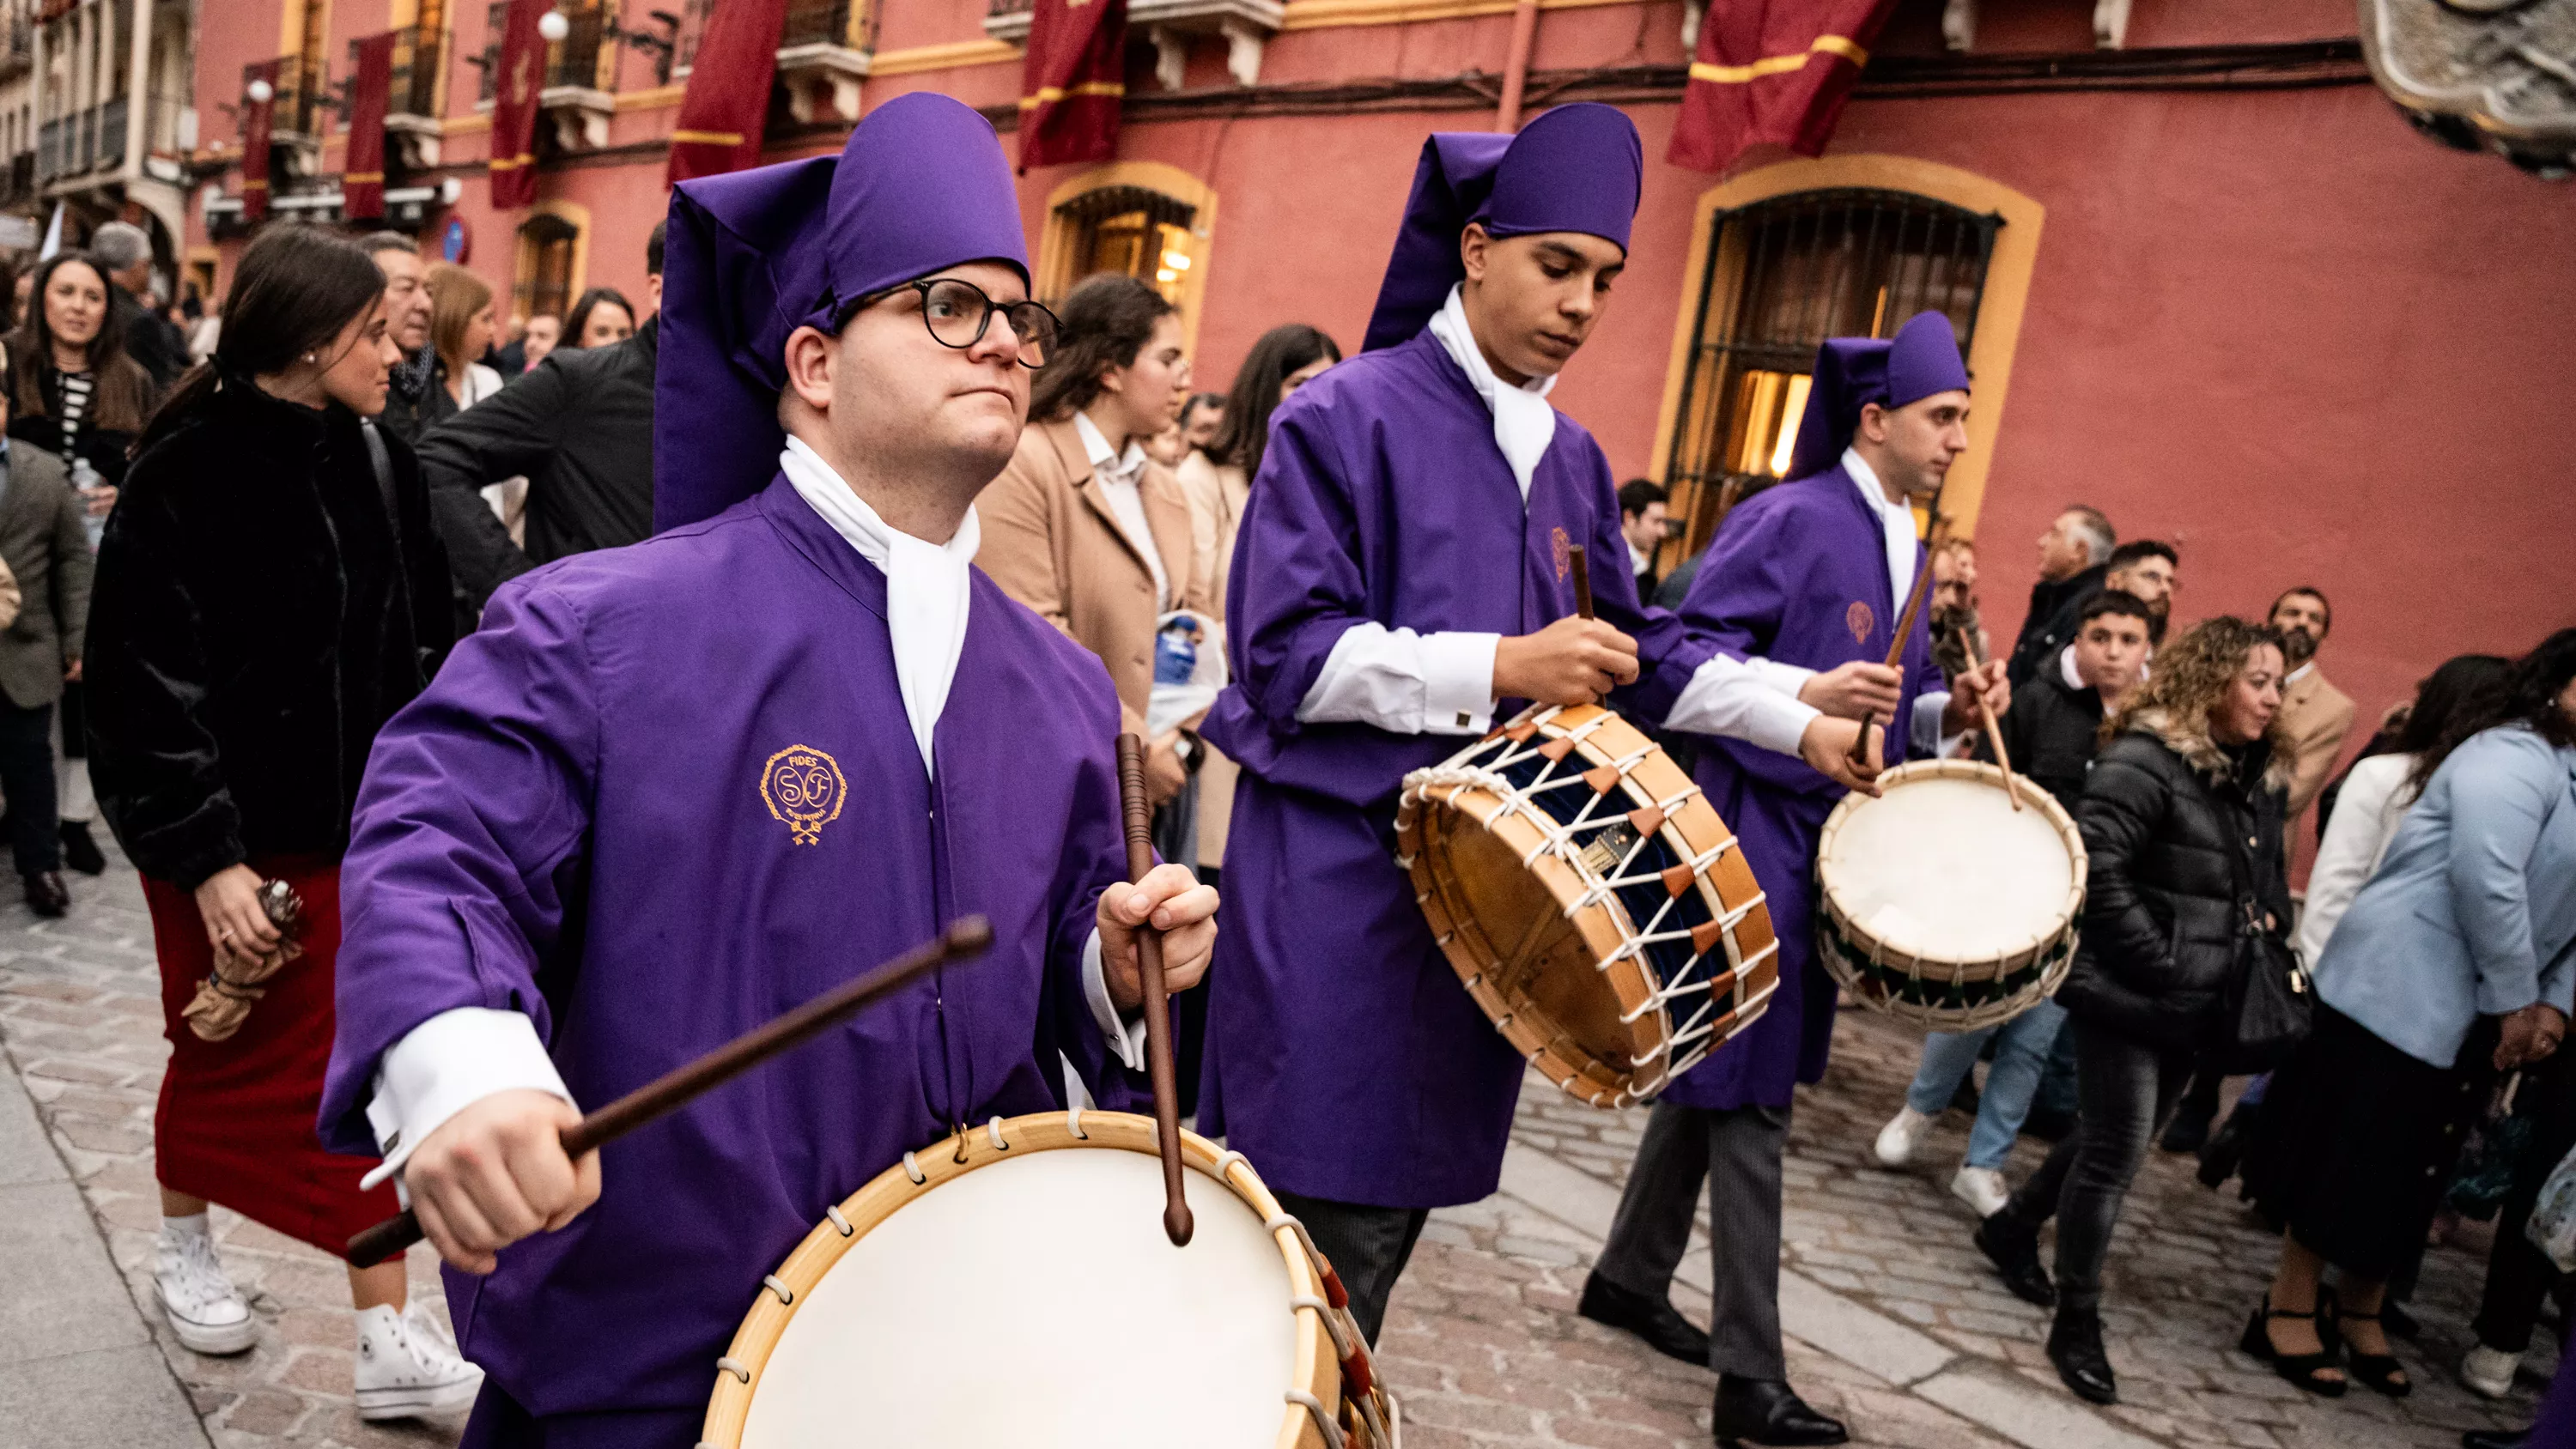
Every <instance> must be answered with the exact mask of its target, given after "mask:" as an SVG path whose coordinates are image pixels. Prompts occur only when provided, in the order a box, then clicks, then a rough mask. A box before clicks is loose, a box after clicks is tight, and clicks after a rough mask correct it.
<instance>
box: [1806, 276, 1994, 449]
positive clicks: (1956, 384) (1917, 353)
mask: <svg viewBox="0 0 2576 1449" xmlns="http://www.w3.org/2000/svg"><path fill="white" fill-rule="evenodd" d="M1967 390H1968V365H1967V364H1966V363H1965V362H1963V361H1962V360H1960V357H1959V334H1958V333H1956V332H1953V331H1951V330H1950V319H1949V318H1948V317H1946V316H1943V315H1942V314H1941V313H1938V312H1917V313H1915V314H1914V315H1913V316H1912V317H1910V318H1908V319H1907V320H1906V323H1905V325H1904V326H1902V327H1899V328H1897V329H1896V338H1895V340H1894V341H1890V342H1881V341H1878V340H1877V339H1875V338H1869V337H1828V338H1826V339H1825V345H1824V346H1822V347H1819V348H1817V349H1816V372H1815V379H1814V381H1813V382H1811V383H1810V384H1809V385H1808V388H1807V411H1806V412H1805V413H1804V414H1803V415H1802V416H1801V417H1800V418H1799V419H1798V446H1797V448H1796V449H1795V451H1794V453H1793V454H1792V456H1791V457H1790V459H1789V476H1790V477H1792V478H1804V477H1806V476H1808V475H1809V474H1811V473H1821V472H1823V471H1825V470H1826V469H1827V468H1830V467H1832V466H1834V464H1835V463H1836V462H1837V461H1838V460H1840V459H1841V457H1842V455H1843V449H1845V448H1848V447H1850V446H1851V440H1852V433H1853V432H1854V431H1855V430H1856V429H1858V428H1859V427H1860V410H1861V409H1862V408H1863V407H1865V406H1867V405H1869V404H1870V403H1876V404H1878V405H1879V406H1880V407H1883V408H1901V407H1904V406H1905V405H1906V404H1908V403H1917V402H1921V401H1922V400H1923V399H1925V398H1927V397H1930V396H1931V395H1932V394H1934V393H1936V392H1966V391H1967Z"/></svg>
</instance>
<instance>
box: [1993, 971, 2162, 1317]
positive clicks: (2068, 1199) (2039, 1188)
mask: <svg viewBox="0 0 2576 1449" xmlns="http://www.w3.org/2000/svg"><path fill="white" fill-rule="evenodd" d="M2066 1031H2067V1034H2068V1035H2069V1036H2072V1037H2074V1038H2075V1087H2076V1097H2077V1101H2078V1102H2079V1104H2080V1105H2079V1106H2078V1107H2077V1109H2076V1120H2075V1130H2074V1131H2073V1132H2070V1133H2068V1134H2067V1135H2066V1137H2065V1138H2064V1139H2063V1140H2062V1141H2060V1142H2059V1143H2058V1144H2057V1146H2056V1147H2054V1148H2052V1149H2051V1150H2050V1151H2049V1154H2048V1160H2047V1161H2046V1162H2044V1163H2041V1164H2040V1168H2039V1171H2037V1172H2035V1173H2033V1174H2031V1179H2030V1181H2028V1182H2025V1183H2023V1184H2022V1185H2021V1190H2020V1191H2019V1192H2016V1193H2014V1194H2013V1195H2012V1200H2011V1201H2010V1202H2007V1203H2005V1204H2004V1206H2003V1210H2002V1211H2001V1212H1999V1213H1997V1214H1996V1216H1997V1217H1999V1218H2002V1219H2004V1220H2005V1221H2006V1222H2007V1223H2008V1224H2011V1225H2015V1226H2019V1227H2021V1228H2024V1229H2026V1230H2028V1231H2030V1232H2032V1233H2037V1232H2038V1231H2039V1228H2040V1224H2042V1223H2045V1222H2047V1221H2048V1219H2049V1217H2050V1215H2051V1214H2054V1215H2055V1216H2056V1217H2057V1304H2058V1312H2060V1313H2067V1312H2074V1313H2097V1312H2099V1311H2100V1310H2101V1306H2102V1263H2103V1260H2104V1259H2105V1258H2106V1257H2108V1256H2109V1254H2110V1250H2111V1229H2112V1228H2113V1227H2114V1226H2116V1225H2117V1224H2118V1222H2119V1221H2120V1204H2121V1203H2122V1201H2123V1200H2125V1199H2126V1198H2127V1197H2128V1194H2129V1184H2130V1183H2131V1182H2132V1181H2134V1180H2135V1179H2136V1178H2137V1175H2138V1169H2139V1167H2141V1166H2142V1165H2144V1164H2145V1162H2146V1160H2147V1147H2148V1144H2150V1143H2152V1142H2153V1141H2155V1137H2156V1133H2157V1132H2158V1131H2159V1130H2160V1129H2162V1128H2163V1126H2164V1124H2165V1120H2166V1119H2167V1118H2169V1117H2171V1116H2172V1115H2173V1110H2174V1107H2175V1105H2176V1104H2177V1103H2179V1102H2180V1101H2181V1100H2182V1092H2183V1085H2184V1083H2185V1082H2186V1081H2188V1080H2189V1079H2190V1076H2191V1068H2192V1055H2191V1053H2189V1052H2179V1051H2169V1050H2166V1049H2163V1048H2160V1047H2155V1046H2151V1045H2149V1044H2147V1043H2145V1042H2141V1041H2136V1040H2133V1039H2131V1038H2129V1037H2125V1036H2122V1035H2120V1034H2119V1033H2117V1032H2113V1031H2108V1030H2105V1029H2103V1028H2102V1027H2099V1026H2095V1025H2093V1024H2091V1023H2089V1022H2087V1021H2085V1020H2084V1019H2083V1018H2082V1017H2075V1018H2071V1019H2070V1020H2069V1021H2068V1022H2067V1025H2066Z"/></svg>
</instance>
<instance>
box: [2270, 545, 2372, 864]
mask: <svg viewBox="0 0 2576 1449" xmlns="http://www.w3.org/2000/svg"><path fill="white" fill-rule="evenodd" d="M2333 623H2334V611H2333V608H2332V606H2331V605H2329V604H2327V603H2326V596H2325V595H2324V594H2323V593H2320V592H2319V591H2317V590H2316V589H2313V588H2307V587H2304V586H2302V587H2300V588H2295V589H2292V590H2290V591H2289V592H2288V593H2286V594H2283V595H2282V596H2281V597H2280V598H2278V599H2276V600H2274V601H2273V604H2272V627H2273V628H2275V629H2278V630H2280V631H2281V655H2282V658H2283V660H2284V662H2286V663H2287V664H2288V665H2289V666H2290V672H2289V675H2288V677H2286V678H2285V679H2284V680H2283V681H2282V685H2281V716H2280V720H2281V722H2280V725H2279V728H2280V731H2281V733H2282V734H2283V735H2284V736H2286V737H2287V738H2288V740H2289V742H2290V758H2291V760H2292V761H2293V762H2294V763H2293V766H2292V774H2291V776H2290V815H2289V820H2288V822H2287V824H2286V826H2285V827H2284V829H2285V834H2286V835H2287V836H2288V837H2289V838H2291V839H2294V840H2295V839H2296V838H2297V834H2298V832H2297V827H2298V823H2299V818H2300V817H2301V816H2302V815H2304V814H2306V813H2307V809H2308V802H2310V801H2312V800H2314V799H2316V798H2317V792H2318V791H2320V790H2323V789H2324V788H2325V787H2326V779H2327V777H2328V776H2330V775H2332V774H2333V773H2334V764H2335V759H2336V757H2337V756H2339V755H2341V754H2342V753H2343V740H2344V736H2346V735H2348V734H2350V733H2352V717H2353V705H2352V696H2350V695H2348V694H2345V693H2344V692H2343V691H2342V690H2340V689H2337V688H2335V687H2334V686H2333V685H2331V684H2329V683H2327V682H2326V676H2325V672H2324V671H2323V670H2321V669H2319V668H2317V651H2318V650H2319V649H2321V648H2323V647H2325V642H2326V631H2327V630H2328V629H2329V628H2331V627H2332V626H2333Z"/></svg>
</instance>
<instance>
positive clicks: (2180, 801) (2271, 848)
mask: <svg viewBox="0 0 2576 1449" xmlns="http://www.w3.org/2000/svg"><path fill="white" fill-rule="evenodd" d="M2282 672H2283V666H2282V659H2281V638H2280V635H2278V634H2276V633H2274V632H2273V631H2272V630H2271V629H2269V628H2267V627H2265V626H2263V625H2260V624H2250V623H2247V622H2246V621H2244V620H2242V619H2236V618H2228V617H2224V616H2222V617H2219V618H2216V619H2211V620H2208V621H2206V622H2204V623H2201V624H2198V625H2196V626H2194V627H2193V628H2192V629H2191V631H2190V632H2188V633H2186V634H2184V635H2183V636H2182V637H2181V638H2180V639H2177V640H2175V641H2174V642H2173V643H2172V644H2170V645H2168V646H2166V648H2165V649H2163V650H2162V651H2161V652H2159V653H2158V654H2157V655H2156V665H2155V671H2154V673H2153V674H2152V675H2151V676H2149V678H2148V680H2147V683H2146V685H2145V687H2143V688H2141V689H2140V690H2138V691H2137V693H2136V694H2134V695H2133V696H2131V698H2130V699H2129V701H2128V702H2127V703H2126V704H2124V705H2123V706H2122V707H2121V709H2120V711H2119V712H2118V713H2117V714H2115V715H2113V716H2112V717H2111V718H2110V719H2108V720H2106V721H2105V722H2104V723H2103V726H2102V737H2103V740H2104V741H2105V743H2104V744H2103V746H2102V751H2101V753H2100V754H2099V755H2097V756H2095V757H2094V761H2093V769H2092V773H2091V774H2090V775H2088V776H2087V777H2086V780H2085V786H2084V798H2083V799H2082V800H2081V801H2079V802H2078V803H2077V805H2076V808H2075V823H2076V825H2077V827H2078V828H2079V829H2081V830H2082V831H2083V833H2084V849H2085V851H2086V853H2087V854H2088V855H2089V856H2090V857H2091V860H2092V869H2091V874H2090V877H2089V880H2088V884H2087V886H2086V893H2085V901H2084V934H2083V944H2082V945H2081V946H2080V947H2079V948H2078V950H2077V953H2076V957H2075V964H2074V967H2073V969H2072V970H2070V971H2069V972H2068V973H2067V977H2066V982H2065V984H2064V985H2062V986H2060V987H2059V988H2058V989H2057V1003H2058V1005H2060V1006H2062V1007H2064V1008H2065V1009H2066V1014H2067V1027H2066V1029H2067V1030H2068V1031H2069V1032H2071V1033H2073V1034H2074V1038H2075V1053H2076V1092H2077V1099H2078V1101H2079V1103H2080V1111H2079V1121H2078V1123H2077V1130H2076V1131H2075V1132H2074V1133H2072V1134H2071V1135H2069V1136H2068V1137H2066V1138H2065V1139H2064V1140H2062V1141H2060V1142H2059V1143H2058V1144H2057V1146H2056V1148H2055V1150H2053V1151H2051V1152H2050V1153H2049V1154H2048V1161H2047V1162H2046V1163H2044V1164H2043V1165H2042V1166H2041V1167H2040V1169H2039V1171H2038V1172H2037V1173H2036V1174H2034V1175H2033V1176H2032V1177H2031V1179H2030V1181H2029V1182H2027V1183H2025V1184H2023V1185H2022V1189H2021V1191H2019V1192H2017V1193H2015V1194H2014V1195H2013V1197H2012V1200H2011V1201H2010V1202H2008V1203H2006V1204H2005V1205H2004V1208H2003V1210H2002V1211H2001V1212H1998V1213H1995V1214H1994V1215H1993V1216H1991V1217H1988V1218H1987V1219H1986V1220H1985V1221H1984V1222H1983V1223H1982V1224H1980V1225H1979V1226H1978V1228H1977V1238H1976V1241H1977V1246H1978V1247H1979V1248H1981V1249H1983V1250H1984V1251H1985V1254H1986V1256H1987V1257H1989V1258H1991V1259H1993V1260H1994V1263H1995V1265H1996V1266H1997V1267H1998V1268H2000V1269H2002V1270H2003V1274H2004V1279H2005V1282H2006V1283H2007V1285H2009V1286H2010V1287H2011V1289H2012V1291H2013V1292H2014V1293H2015V1294H2017V1295H2019V1296H2020V1297H2022V1298H2024V1299H2026V1300H2028V1301H2030V1302H2033V1303H2038V1304H2041V1305H2043V1306H2045V1305H2048V1304H2051V1303H2053V1304H2054V1305H2055V1306H2056V1309H2057V1319H2056V1322H2055V1323H2054V1324H2052V1325H2051V1326H2050V1328H2049V1333H2048V1357H2049V1361H2050V1362H2051V1363H2053V1364H2055V1365H2056V1366H2057V1374H2058V1377H2059V1378H2061V1379H2064V1380H2065V1381H2066V1386H2067V1387H2068V1388H2070V1389H2072V1390H2074V1391H2075V1393H2076V1394H2077V1396H2079V1397H2081V1398H2084V1399H2088V1400H2090V1401H2092V1402H2094V1403H2097V1404H2108V1403H2113V1402H2115V1401H2116V1400H2117V1399H2118V1396H2119V1386H2118V1383H2117V1381H2116V1380H2115V1379H2114V1378H2113V1376H2112V1373H2111V1361H2110V1359H2109V1357H2108V1356H2107V1355H2106V1354H2104V1352H2103V1349H2102V1314H2101V1304H2102V1262H2103V1259H2104V1257H2105V1256H2106V1255H2107V1254H2108V1252H2109V1249H2110V1245H2111V1230H2112V1228H2113V1226H2114V1225H2115V1224H2117V1223H2118V1221H2119V1218H2120V1204H2121V1200H2122V1199H2123V1198H2124V1197H2125V1196H2126V1195H2127V1193H2128V1190H2129V1183H2130V1181H2131V1180H2132V1179H2134V1178H2135V1177H2136V1176H2137V1174H2138V1168H2139V1165H2140V1164H2141V1163H2143V1162H2144V1161H2145V1160H2146V1155H2147V1144H2148V1143H2149V1142H2151V1141H2153V1140H2154V1139H2155V1134H2156V1131H2157V1129H2158V1128H2159V1127H2160V1126H2161V1125H2162V1124H2163V1122H2164V1120H2165V1119H2166V1118H2167V1117H2168V1116H2170V1115H2172V1112H2173V1109H2174V1105H2175V1103H2176V1102H2177V1101H2178V1100H2179V1099H2180V1097H2181V1094H2182V1089H2183V1086H2184V1084H2185V1083H2186V1082H2187V1081H2188V1080H2189V1079H2190V1077H2191V1069H2192V1063H2193V1060H2194V1058H2195V1057H2196V1056H2197V1055H2198V1054H2199V1052H2200V1051H2201V1050H2202V1049H2203V1048H2205V1047H2208V1046H2211V1045H2214V1044H2215V1043H2216V1042H2217V1040H2218V1038H2219V1036H2220V1035H2221V1033H2222V1032H2223V1030H2224V1013H2223V1009H2222V1008H2223V1002H2224V998H2225V995H2226V988H2227V981H2228V976H2229V974H2230V971H2231V969H2232V967H2233V965H2234V962H2235V960H2236V938H2237V928H2238V925H2239V922H2240V920H2242V919H2243V914H2244V909H2243V906H2242V905H2241V900H2242V896H2243V895H2244V894H2245V893H2244V892H2243V891H2241V890H2240V888H2239V886H2238V881H2239V880H2240V879H2243V880H2246V881H2250V882H2251V885H2252V889H2251V895H2252V897H2253V901H2252V909H2253V910H2254V911H2255V912H2256V913H2257V914H2258V918H2259V924H2260V926H2261V928H2262V929H2264V930H2266V931H2268V932H2271V933H2273V934H2274V935H2275V936H2280V935H2282V934H2283V933H2285V932H2286V931H2287V929H2288V927H2289V922H2290V883H2289V878H2288V872H2287V869H2286V867H2285V856H2284V853H2283V849H2282V839H2281V832H2282V826H2283V816H2284V805H2285V803H2286V800H2287V793H2286V792H2287V790H2288V787H2289V776H2290V761H2289V760H2288V759H2287V758H2286V757H2285V756H2284V755H2283V753H2282V752H2281V751H2280V750H2279V749H2278V748H2277V747H2276V746H2277V741H2276V740H2275V738H2274V735H2273V720H2274V718H2275V716H2276V715H2277V714H2278V713H2279V711H2280V708H2281V675H2282ZM2052 1213H2054V1214H2056V1215H2057V1218H2058V1225H2057V1278H2056V1282H2055V1283H2054V1284H2052V1283H2051V1282H2050V1281H2049V1276H2048V1274H2047V1273H2046V1272H2045V1271H2043V1270H2042V1269H2041V1267H2040V1265H2039V1246H2038V1244H2039V1229H2040V1225H2041V1224H2042V1223H2044V1222H2046V1221H2047V1220H2048V1218H2049V1216H2050V1214H2052Z"/></svg>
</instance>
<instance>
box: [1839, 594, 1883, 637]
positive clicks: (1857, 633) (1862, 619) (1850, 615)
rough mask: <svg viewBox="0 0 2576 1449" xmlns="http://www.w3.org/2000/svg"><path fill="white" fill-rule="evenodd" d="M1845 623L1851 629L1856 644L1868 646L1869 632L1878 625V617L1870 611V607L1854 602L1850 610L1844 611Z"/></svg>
mask: <svg viewBox="0 0 2576 1449" xmlns="http://www.w3.org/2000/svg"><path fill="white" fill-rule="evenodd" d="M1843 623H1844V624H1846V625H1848V626H1849V627H1850V629H1851V631H1852V642H1853V643H1854V644H1866V643H1868V642H1869V631H1870V630H1871V629H1873V628H1875V627H1877V625H1878V616H1877V615H1875V614H1873V613H1871V612H1870V611H1869V605H1867V604H1863V603H1859V602H1854V603H1853V604H1852V606H1851V607H1850V608H1848V609H1845V610H1843Z"/></svg>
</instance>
